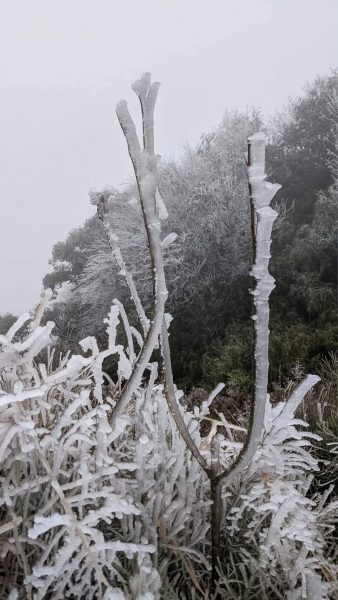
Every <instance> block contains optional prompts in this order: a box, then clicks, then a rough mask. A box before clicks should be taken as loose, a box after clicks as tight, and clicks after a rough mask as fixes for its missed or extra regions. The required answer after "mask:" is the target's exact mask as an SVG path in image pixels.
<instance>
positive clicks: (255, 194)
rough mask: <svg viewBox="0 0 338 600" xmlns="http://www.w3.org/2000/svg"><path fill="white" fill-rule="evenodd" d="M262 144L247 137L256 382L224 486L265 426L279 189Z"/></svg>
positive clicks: (256, 136) (252, 449)
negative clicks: (243, 432) (272, 262)
mask: <svg viewBox="0 0 338 600" xmlns="http://www.w3.org/2000/svg"><path fill="white" fill-rule="evenodd" d="M265 142H266V139H265V135H264V134H262V133H256V134H254V135H253V136H251V137H249V138H248V178H249V189H250V192H251V202H252V204H251V206H252V211H253V212H252V223H253V243H254V260H255V262H254V265H253V267H252V275H253V277H254V279H255V287H254V290H253V291H252V294H253V296H254V306H255V309H256V313H255V314H254V315H253V317H252V318H253V320H254V327H255V350H254V359H255V373H254V378H255V381H254V397H253V402H252V410H251V423H250V428H249V434H248V437H247V440H246V442H245V444H244V447H243V450H242V451H241V452H240V454H239V456H238V457H237V460H236V461H235V462H234V463H233V464H232V465H231V466H230V468H229V469H228V470H227V471H225V472H223V473H221V474H220V475H219V477H218V478H219V480H222V482H223V485H228V484H229V483H230V482H231V481H232V480H233V479H234V477H236V476H237V475H238V474H239V473H241V472H242V471H243V469H244V468H245V467H246V466H247V465H248V464H249V463H250V461H251V459H252V457H253V455H254V453H255V450H256V448H257V446H258V444H259V443H260V441H261V436H262V432H263V427H264V414H265V406H266V401H267V387H268V371H269V313H270V311H269V297H270V293H271V291H272V290H273V288H274V280H273V277H272V276H271V275H270V273H269V259H270V245H271V232H272V225H273V222H274V220H275V218H276V217H277V213H276V212H275V211H274V210H273V209H272V208H271V206H270V202H271V200H272V198H273V197H274V195H275V194H276V193H277V192H278V190H279V189H280V187H281V186H280V185H279V184H272V183H267V182H266V181H265V178H266V175H265V172H264V171H265Z"/></svg>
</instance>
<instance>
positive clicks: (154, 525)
mask: <svg viewBox="0 0 338 600" xmlns="http://www.w3.org/2000/svg"><path fill="white" fill-rule="evenodd" d="M43 304H47V301H44V302H43ZM40 317H41V314H40V315H39V318H40ZM27 322H28V323H29V328H30V333H29V334H28V335H27V337H25V338H24V339H23V340H22V341H20V342H15V341H13V339H14V336H15V334H16V333H17V331H19V329H20V328H22V326H23V325H24V324H26V323H27ZM118 322H119V308H118V307H117V305H113V307H112V309H111V312H110V315H109V318H108V319H107V330H108V337H109V348H108V349H107V350H106V351H104V352H99V351H98V349H97V345H96V342H95V340H94V339H93V338H87V339H85V340H83V341H82V342H81V347H82V349H83V350H84V351H85V352H89V356H88V357H84V356H82V355H77V356H72V357H66V358H64V359H63V360H62V361H61V363H60V366H59V367H58V368H57V369H54V370H53V369H52V368H51V366H50V365H51V362H52V361H51V360H49V364H48V362H47V364H44V363H43V362H40V357H41V351H42V350H43V349H44V347H45V346H46V345H47V344H50V342H51V334H52V329H53V323H51V322H49V323H47V325H45V326H43V327H41V326H40V325H39V322H38V321H37V320H36V319H34V318H33V319H30V318H29V315H24V316H23V317H22V318H20V319H19V320H18V322H17V323H16V324H15V325H14V326H13V327H12V328H11V329H10V331H9V332H8V334H7V335H6V336H2V337H1V339H0V342H1V351H0V368H1V392H0V421H1V438H0V453H1V455H0V459H1V484H2V485H1V489H2V493H1V497H0V504H1V512H2V516H3V519H2V520H3V522H4V524H3V526H2V527H1V528H0V536H1V553H2V557H3V559H4V564H5V565H6V570H4V571H3V572H2V573H1V575H2V577H3V585H4V586H5V589H6V590H7V592H8V593H9V592H10V591H12V592H13V590H14V589H16V590H17V592H18V594H19V597H20V598H21V597H22V598H25V597H34V598H36V599H39V598H41V599H42V598H48V597H53V598H68V597H69V598H80V597H81V598H103V597H104V598H113V597H115V596H114V595H113V593H115V592H114V589H115V588H117V589H119V590H121V593H122V590H123V592H124V593H125V594H126V597H128V598H138V599H140V598H141V597H142V598H143V596H142V594H143V593H144V594H148V596H144V598H146V597H147V598H149V599H150V598H158V597H159V588H160V585H161V580H160V575H159V569H160V570H161V572H162V574H165V573H166V572H167V570H168V566H169V564H173V563H175V561H176V560H177V559H178V560H180V557H181V559H182V557H184V560H185V561H188V562H190V561H193V562H194V561H195V562H197V563H199V564H201V565H203V569H204V570H205V569H207V568H208V561H207V559H206V558H205V555H207V554H208V551H207V550H206V549H205V540H206V535H207V531H208V529H209V523H208V518H207V517H208V514H209V505H210V500H209V498H208V488H207V485H206V480H205V477H203V476H202V477H201V473H200V472H199V468H198V465H197V463H196V462H195V461H194V460H193V459H192V457H191V455H190V453H189V451H188V450H187V449H186V446H185V443H184V442H183V440H182V439H181V438H180V436H179V434H178V432H177V430H176V428H175V425H174V423H173V421H172V418H171V416H170V415H169V413H168V408H167V404H166V402H165V398H164V394H163V386H162V385H161V384H156V385H155V380H156V378H157V365H156V363H153V364H150V365H149V369H150V377H149V381H148V383H147V384H146V385H144V386H142V387H140V389H139V390H137V392H136V394H135V399H134V401H133V403H132V404H131V405H130V406H129V407H128V411H127V414H125V415H122V416H120V417H117V418H116V419H115V420H114V423H113V425H112V423H111V421H112V409H113V407H114V405H115V402H116V400H117V398H118V396H119V393H120V392H119V390H120V389H121V386H122V384H123V381H126V380H127V379H128V377H129V376H130V372H131V362H130V360H129V358H128V357H127V355H126V354H125V353H124V350H123V349H122V347H121V346H120V345H118V344H116V327H117V325H118ZM127 334H128V335H127V337H128V339H129V340H131V332H130V330H129V331H128V332H127ZM131 344H132V341H131ZM129 352H130V353H131V354H132V355H133V356H134V358H135V354H134V347H133V345H132V347H129ZM39 353H40V355H39ZM114 353H117V354H118V355H119V378H118V380H117V381H116V382H115V383H114V382H112V380H111V379H110V378H109V389H108V391H105V386H104V385H103V383H104V378H105V377H107V376H106V375H105V374H104V373H103V371H102V362H103V360H104V358H106V357H107V356H108V355H110V354H114ZM50 358H51V357H50ZM177 394H178V397H179V393H178V392H177ZM185 419H186V424H187V426H188V428H189V431H190V432H191V434H192V435H194V437H195V439H196V442H197V443H200V441H201V440H200V434H199V422H198V420H197V419H196V418H194V417H193V415H191V414H190V413H187V415H186V417H185ZM206 452H207V449H206ZM116 593H117V592H116ZM118 597H121V598H122V596H119V595H117V596H116V598H118Z"/></svg>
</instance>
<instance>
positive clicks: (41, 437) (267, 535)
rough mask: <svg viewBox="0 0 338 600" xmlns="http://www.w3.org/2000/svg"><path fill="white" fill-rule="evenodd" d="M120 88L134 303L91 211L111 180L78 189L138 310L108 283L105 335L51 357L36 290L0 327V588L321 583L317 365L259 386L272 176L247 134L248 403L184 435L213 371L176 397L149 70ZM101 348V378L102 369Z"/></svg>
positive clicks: (325, 540)
mask: <svg viewBox="0 0 338 600" xmlns="http://www.w3.org/2000/svg"><path fill="white" fill-rule="evenodd" d="M133 89H134V90H135V91H136V93H137V95H138V96H139V98H140V101H141V105H142V115H143V128H144V141H143V148H141V146H140V143H139V141H138V138H137V136H136V130H135V126H134V124H133V121H132V119H131V117H130V115H129V112H128V109H127V106H126V104H125V103H119V105H118V109H117V113H118V117H119V120H120V123H121V126H122V129H123V132H124V134H125V137H126V140H127V143H128V148H129V153H130V156H131V158H132V161H133V165H134V169H135V174H136V179H137V184H138V192H139V201H140V204H141V207H142V212H143V215H144V225H145V230H146V235H147V239H148V245H149V250H150V261H151V265H152V274H151V280H152V289H153V307H152V311H151V314H149V316H148V315H146V312H145V310H144V308H143V306H142V303H141V301H140V298H139V296H138V292H137V290H136V286H135V284H134V281H133V278H132V276H131V274H130V273H129V271H128V269H127V266H126V264H125V262H124V258H123V256H122V254H121V251H120V248H119V244H118V242H119V240H118V231H114V229H113V227H112V226H111V223H110V222H109V218H108V216H109V203H110V202H113V201H114V198H113V195H112V192H111V189H108V188H104V189H102V190H96V191H94V192H92V194H91V200H92V202H93V203H94V204H96V205H97V208H98V215H99V217H100V218H101V220H102V221H103V225H104V227H105V230H106V234H107V238H108V240H109V244H110V246H111V249H112V253H113V255H114V258H115V260H116V261H117V263H118V266H119V269H120V271H121V274H122V275H123V276H124V277H125V279H126V282H127V284H128V286H129V290H130V293H131V296H132V298H133V300H134V304H135V308H136V314H137V317H138V321H139V322H138V324H136V323H135V324H133V325H131V324H130V323H129V320H128V316H127V314H126V313H125V311H124V308H123V306H122V305H121V303H120V302H119V301H118V300H114V301H113V302H112V307H111V310H110V313H109V315H108V316H107V318H106V320H105V325H106V330H107V340H108V343H107V348H106V349H105V350H99V348H98V345H97V342H96V340H95V338H93V337H87V338H85V339H84V340H82V341H80V347H81V350H82V353H81V354H78V355H73V356H69V355H68V354H67V355H66V356H63V357H60V359H57V357H56V356H55V355H54V353H53V351H52V350H51V347H52V343H53V326H54V324H53V323H52V322H47V323H45V324H43V325H41V323H42V318H43V314H44V311H45V309H46V307H47V306H48V303H50V301H51V297H50V296H51V295H50V294H49V292H47V293H46V294H45V295H44V297H43V298H42V301H41V303H40V304H39V306H38V307H37V309H36V311H35V312H34V314H32V315H29V314H25V315H23V316H22V317H20V319H19V320H18V321H17V322H16V323H15V324H14V325H13V326H12V327H11V328H10V330H9V331H8V333H7V335H3V336H1V337H0V382H1V389H0V465H1V471H0V476H1V495H0V510H1V516H2V519H1V526H0V553H1V559H2V566H1V571H0V577H1V584H2V589H3V594H4V595H3V596H2V597H4V598H5V597H6V598H7V597H8V598H11V599H12V600H13V599H15V598H20V599H21V598H22V599H24V598H28V599H36V600H39V599H41V600H42V599H44V598H55V599H60V600H62V599H64V598H73V599H75V598H83V599H89V600H90V599H92V600H94V599H95V600H100V599H105V600H108V599H110V600H113V599H116V600H118V599H120V600H123V599H128V598H130V599H132V600H156V599H159V598H173V599H174V598H205V599H206V598H213V597H214V598H216V597H217V598H228V599H229V598H233V599H240V598H244V597H245V598H272V599H274V598H276V599H280V598H287V599H288V600H301V599H303V598H308V599H311V600H320V599H322V600H325V599H329V598H332V597H333V596H332V594H334V590H335V583H334V582H335V580H336V575H337V569H336V567H335V566H334V561H333V560H332V557H333V556H334V550H333V549H332V535H333V531H334V528H335V524H336V520H337V517H336V515H337V508H338V501H335V500H334V498H333V499H330V496H331V495H332V486H331V487H329V488H328V489H327V490H326V491H325V492H324V493H323V494H319V493H317V494H315V495H314V494H313V493H310V487H311V481H312V477H313V474H314V473H315V472H316V471H317V470H318V469H319V464H318V461H317V460H316V459H315V458H314V456H313V454H312V453H311V443H312V440H314V441H316V440H317V437H318V436H315V435H314V434H311V432H309V431H308V429H307V423H306V422H305V421H303V420H301V419H299V418H296V417H295V413H296V411H297V408H298V406H299V404H300V403H301V402H302V401H303V399H304V397H305V395H306V393H307V392H308V391H309V390H310V389H311V387H312V386H313V385H315V384H316V383H317V381H318V378H317V377H316V376H311V375H309V376H307V377H306V378H305V379H304V380H303V381H301V382H300V383H299V385H298V387H297V388H296V389H295V390H294V391H293V392H292V393H291V394H290V396H289V397H288V398H287V399H286V400H284V401H283V402H279V403H278V404H275V403H272V402H270V399H269V396H268V395H267V390H266V385H267V369H268V355H267V343H268V320H269V310H268V298H269V293H270V291H271V289H272V286H273V280H272V279H271V277H270V276H269V274H268V262H269V247H270V241H271V226H272V221H273V218H274V211H272V210H271V209H270V207H269V202H270V199H271V197H272V195H273V193H272V192H275V191H276V188H273V189H272V188H271V187H270V184H267V183H265V182H264V179H265V176H264V139H263V138H262V136H256V137H255V136H254V137H253V138H252V139H251V142H250V143H251V145H252V144H255V143H257V145H256V146H255V148H251V151H252V152H253V154H254V152H257V156H254V155H253V154H252V156H251V161H250V160H249V181H250V183H251V187H252V189H251V192H252V198H253V213H252V214H253V219H254V220H253V229H254V230H255V233H256V235H255V239H254V241H255V245H256V257H255V258H256V261H255V265H254V267H253V275H254V277H255V280H256V287H255V290H254V297H255V306H256V315H255V317H256V318H255V319H254V320H255V327H256V339H257V340H258V343H257V345H256V382H255V383H256V388H257V389H256V395H255V398H254V403H253V404H254V406H253V410H252V420H251V422H250V423H248V424H247V431H246V432H245V431H244V432H243V428H242V427H238V426H237V425H236V424H234V423H231V422H228V421H227V420H225V418H224V415H222V414H220V417H219V421H216V420H215V419H213V420H212V423H211V429H210V433H209V434H208V435H207V436H206V437H204V438H202V437H201V424H202V423H203V421H204V420H206V419H209V420H210V417H209V416H208V415H209V408H210V404H211V402H212V400H213V398H214V397H215V396H216V395H217V394H218V393H219V392H220V391H221V389H222V387H223V386H222V384H218V385H217V386H216V388H215V390H214V393H212V394H211V396H210V398H209V400H208V401H205V402H203V403H202V405H201V407H200V408H197V407H195V409H194V411H193V412H187V411H184V409H183V406H182V405H181V403H180V398H181V396H182V393H181V392H180V391H179V390H177V389H176V387H175V385H174V383H173V378H172V371H171V362H170V350H169V341H168V327H169V325H170V315H168V314H166V313H165V302H166V297H167V289H166V282H165V276H164V269H163V256H162V251H163V248H164V247H167V246H169V245H170V244H171V243H174V235H170V234H169V236H168V237H167V238H166V239H165V240H161V220H162V219H163V218H165V216H166V211H165V205H164V202H163V199H162V198H161V197H160V195H159V192H158V189H157V170H156V157H155V155H154V138H153V110H154V105H155V101H156V96H157V91H158V85H157V84H151V83H150V77H149V75H148V74H147V75H145V76H143V77H142V78H141V80H140V81H138V82H136V84H134V86H133ZM249 158H250V157H249ZM255 161H256V162H255ZM250 169H251V170H250ZM255 186H256V187H255ZM255 219H256V220H255ZM121 339H124V340H125V341H126V342H125V346H124V345H123V344H122V343H120V340H121ZM159 348H160V350H161V356H160V358H159V357H158V354H159V353H158V352H156V351H157V350H158V349H159ZM154 351H155V352H154ZM112 357H113V359H114V360H115V361H116V375H115V377H114V378H112V377H111V376H110V375H108V374H107V373H106V372H105V370H104V366H105V364H106V363H105V361H106V360H107V359H111V358H112ZM243 433H245V434H246V441H245V442H244V444H243V438H242V437H239V435H243Z"/></svg>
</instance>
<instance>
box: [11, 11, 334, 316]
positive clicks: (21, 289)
mask: <svg viewBox="0 0 338 600" xmlns="http://www.w3.org/2000/svg"><path fill="white" fill-rule="evenodd" d="M337 17H338V0H36V1H33V0H21V1H18V0H0V136H1V138H0V140H1V141H0V203H1V230H0V231H1V235H0V313H3V312H6V311H9V312H14V313H15V314H17V313H19V312H22V311H24V310H27V309H28V308H30V307H31V306H33V305H34V304H35V303H36V302H37V301H38V299H39V295H40V289H41V279H42V277H43V275H44V274H45V273H46V272H47V270H48V259H49V258H50V256H51V251H52V247H53V244H54V243H56V242H57V241H59V240H63V239H65V237H66V236H67V233H68V232H69V230H70V229H72V228H74V227H77V226H80V225H81V224H82V223H83V221H84V220H85V219H86V218H87V217H89V216H90V215H91V214H93V212H94V211H93V209H92V207H91V206H90V205H89V200H88V191H89V189H90V188H91V187H95V186H98V185H101V184H105V183H109V184H112V185H116V186H119V185H121V184H122V183H123V182H125V181H126V180H127V179H128V178H129V177H130V176H131V169H130V166H129V162H128V157H127V153H126V147H125V143H124V140H123V137H122V133H121V131H120V129H119V126H118V124H117V120H116V117H115V113H114V107H115V104H116V102H117V101H118V100H119V99H121V98H126V99H127V100H128V102H129V104H130V108H131V109H132V110H135V113H134V114H137V116H138V113H137V108H138V105H137V103H136V101H135V100H134V98H133V92H132V91H131V90H130V83H132V82H133V81H134V80H135V79H136V78H138V77H139V75H140V74H141V73H143V72H144V71H151V72H152V74H153V78H154V79H156V80H158V81H160V82H161V84H162V85H161V89H160V95H159V99H158V104H157V108H156V151H157V153H159V154H161V155H164V156H165V155H167V156H168V155H170V156H176V157H179V156H180V152H181V151H182V147H183V145H184V144H185V143H189V144H190V145H195V144H196V143H197V141H198V139H199V136H200V134H201V133H202V132H203V131H208V130H210V129H211V128H213V127H214V126H216V125H217V123H218V122H219V121H220V119H221V117H222V114H223V112H224V110H225V108H227V107H234V106H238V107H240V108H245V107H246V106H247V105H249V106H251V105H254V106H260V107H261V108H262V110H263V112H264V114H269V113H272V112H273V111H274V110H275V109H279V108H281V107H282V105H283V104H284V103H285V102H286V100H287V97H288V96H290V95H297V94H299V93H300V92H301V90H302V88H303V86H304V84H305V82H306V81H311V80H313V79H314V77H315V76H316V74H318V73H328V72H329V70H330V68H333V67H334V66H335V63H336V58H337V54H338V40H337V35H336V25H337Z"/></svg>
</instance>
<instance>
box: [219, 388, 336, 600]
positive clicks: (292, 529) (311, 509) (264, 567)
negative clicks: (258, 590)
mask: <svg viewBox="0 0 338 600" xmlns="http://www.w3.org/2000/svg"><path fill="white" fill-rule="evenodd" d="M309 377H312V378H313V379H314V378H315V376H309ZM317 379H318V378H317ZM308 383H309V385H311V380H310V381H309V382H308ZM304 388H305V389H306V380H305V381H304V382H303V383H302V384H300V385H299V387H298V388H296V389H295V391H294V392H293V393H292V394H291V395H290V397H289V398H288V399H287V400H285V401H283V402H279V403H278V404H275V405H274V406H272V405H271V403H270V401H268V402H267V406H266V414H265V426H264V433H263V438H262V443H261V445H260V446H259V448H258V449H257V451H256V453H255V456H254V458H253V460H252V462H251V464H250V467H249V468H248V470H247V471H246V472H245V474H244V476H243V477H242V481H241V483H240V485H239V487H238V488H237V489H236V490H235V493H234V494H233V495H230V496H229V495H227V497H226V498H225V507H226V508H225V512H226V515H225V520H224V531H223V533H224V539H225V540H228V541H227V548H226V549H224V551H225V552H233V551H234V549H235V547H236V543H235V540H236V537H237V536H238V537H237V542H238V539H240V548H239V551H238V555H237V558H238V560H239V561H241V563H242V565H243V568H245V569H248V571H249V572H251V573H252V571H256V575H257V578H258V575H259V574H260V577H264V579H263V583H262V582H261V585H262V586H263V585H264V588H263V589H264V591H265V593H267V592H268V591H269V590H270V593H271V594H272V596H269V597H273V598H275V597H276V598H278V597H279V596H278V592H280V593H285V594H286V597H287V598H288V600H298V599H302V598H313V599H315V598H321V599H323V600H324V599H325V598H329V597H331V596H330V595H329V594H330V592H332V591H333V586H332V582H334V581H336V577H337V568H336V567H335V566H334V564H333V563H332V562H331V561H330V560H329V559H328V557H327V552H326V539H327V538H328V537H329V536H330V534H331V533H332V531H333V530H334V527H335V523H336V522H337V514H338V513H337V510H338V501H334V500H333V501H331V502H327V500H328V497H329V495H330V493H331V491H332V488H331V489H328V490H327V491H326V492H325V493H323V494H316V495H315V496H313V497H310V496H309V494H308V491H309V487H310V484H311V481H312V478H313V475H312V473H314V472H316V471H318V470H319V464H318V460H316V458H314V457H313V455H312V454H311V440H319V439H320V438H319V436H318V435H316V434H313V433H311V432H309V431H307V427H308V424H307V423H306V422H305V421H303V420H301V419H298V418H296V417H295V412H296V411H297V408H298V406H299V404H300V402H301V401H302V398H303V395H304ZM252 585H257V579H256V581H254V580H253V583H252ZM276 590H277V595H274V593H276ZM262 593H263V592H262ZM225 597H227V596H225ZM230 597H237V596H230ZM238 597H240V596H238ZM248 597H250V596H248Z"/></svg>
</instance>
